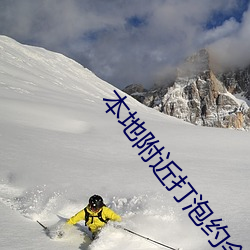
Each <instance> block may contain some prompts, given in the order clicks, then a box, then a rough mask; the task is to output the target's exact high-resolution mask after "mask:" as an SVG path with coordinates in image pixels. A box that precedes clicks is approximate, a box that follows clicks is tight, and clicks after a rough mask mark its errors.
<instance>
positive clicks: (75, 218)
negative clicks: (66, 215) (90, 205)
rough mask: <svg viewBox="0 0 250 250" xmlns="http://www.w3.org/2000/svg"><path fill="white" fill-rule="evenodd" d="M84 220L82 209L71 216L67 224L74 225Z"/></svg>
mask: <svg viewBox="0 0 250 250" xmlns="http://www.w3.org/2000/svg"><path fill="white" fill-rule="evenodd" d="M84 218H85V212H84V209H83V210H81V211H80V212H78V213H77V214H75V215H74V216H72V217H71V218H70V219H68V221H67V224H70V225H75V224H76V223H77V222H78V221H80V220H84Z"/></svg>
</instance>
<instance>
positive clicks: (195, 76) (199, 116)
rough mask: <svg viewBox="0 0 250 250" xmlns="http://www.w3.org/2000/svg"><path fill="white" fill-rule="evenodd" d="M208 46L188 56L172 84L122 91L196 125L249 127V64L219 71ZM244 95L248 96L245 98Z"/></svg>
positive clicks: (147, 104) (138, 86)
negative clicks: (215, 66)
mask: <svg viewBox="0 0 250 250" xmlns="http://www.w3.org/2000/svg"><path fill="white" fill-rule="evenodd" d="M211 61H212V60H211V56H210V53H209V51H208V50H207V49H202V50H200V51H198V52H197V53H195V54H194V55H192V56H190V57H188V58H187V59H186V60H185V61H184V62H183V63H182V64H181V65H180V66H179V67H178V68H177V70H176V78H175V80H174V81H173V83H172V84H170V85H169V84H166V85H164V84H163V85H161V86H154V87H153V88H151V89H150V90H145V89H143V91H142V86H140V85H138V84H137V85H130V86H127V87H126V88H125V89H124V90H123V91H124V92H126V93H128V94H130V95H131V96H133V97H134V98H135V99H137V100H138V101H140V102H141V103H143V104H145V105H146V106H148V107H152V108H155V109H157V110H158V111H160V112H162V113H165V114H167V115H170V116H174V117H177V118H180V119H182V120H184V121H187V122H190V123H192V124H195V125H201V126H209V127H221V128H234V129H244V130H248V129H249V127H250V109H249V106H248V104H247V103H248V102H250V101H248V100H249V99H247V98H249V97H250V66H249V67H246V68H245V69H234V70H230V71H223V72H221V71H219V70H218V71H216V68H214V67H213V66H214V65H213V64H212V62H211ZM242 99H245V100H242Z"/></svg>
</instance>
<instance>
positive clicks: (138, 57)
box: [0, 0, 250, 88]
mask: <svg viewBox="0 0 250 250" xmlns="http://www.w3.org/2000/svg"><path fill="white" fill-rule="evenodd" d="M249 1H250V0H219V1H218V0H199V1H197V0H178V1H176V0H154V1H152V0H115V1H114V0H105V1H104V0H71V1H68V0H60V1H59V0H44V1H33V0H22V1H19V0H13V1H8V0H1V1H0V34H2V35H7V36H9V37H12V38H14V39H16V40H17V41H19V42H22V43H26V44H30V45H36V46H41V47H44V48H46V49H49V50H52V51H56V52H60V53H63V54H65V55H66V56H69V57H71V58H73V59H75V60H77V61H78V62H80V63H81V64H83V65H84V66H85V67H87V68H89V69H90V70H91V71H93V72H94V73H95V74H96V75H98V76H99V77H101V78H102V79H104V80H106V81H108V82H110V83H111V84H114V85H115V86H117V87H119V88H124V87H125V86H126V85H128V84H131V83H142V84H144V85H145V86H147V87H148V86H150V85H152V84H153V83H155V82H164V81H166V79H167V78H168V77H169V74H170V72H172V69H173V68H175V67H176V65H178V64H179V63H180V62H181V61H182V60H183V59H184V58H186V57H187V56H189V55H191V54H193V53H194V52H196V51H197V50H199V49H201V48H210V50H211V52H212V54H213V55H215V56H216V60H217V61H220V62H221V63H223V64H225V65H226V64H229V65H230V64H237V65H238V64H247V63H250V58H249V57H250V56H249V55H248V54H249V51H250V45H249V44H250V42H249V40H250V28H249V27H250V10H249V8H248V6H249Z"/></svg>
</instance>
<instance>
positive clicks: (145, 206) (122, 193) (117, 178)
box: [0, 36, 250, 250]
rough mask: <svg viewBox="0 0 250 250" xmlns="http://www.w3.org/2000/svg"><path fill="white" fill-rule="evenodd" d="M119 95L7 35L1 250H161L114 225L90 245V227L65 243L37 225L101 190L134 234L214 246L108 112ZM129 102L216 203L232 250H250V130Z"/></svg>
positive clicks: (0, 119) (0, 121)
mask: <svg viewBox="0 0 250 250" xmlns="http://www.w3.org/2000/svg"><path fill="white" fill-rule="evenodd" d="M115 89H116V88H115V87H113V86H111V85H110V84H108V83H106V82H104V81H102V80H101V79H99V78H98V77H96V76H95V75H94V74H93V73H92V72H90V71H89V70H87V69H85V68H83V67H82V66H81V65H79V64H77V63H76V62H74V61H72V60H70V59H68V58H66V57H64V56H63V55H60V54H57V53H53V52H49V51H46V50H44V49H42V48H36V47H30V46H24V45H21V44H19V43H17V42H16V41H14V40H12V39H10V38H8V37H4V36H0V149H1V150H0V156H1V162H0V211H1V215H2V217H1V224H0V228H1V236H0V248H1V249H60V250H62V249H68V250H69V249H90V250H97V249H98V250H104V249H111V250H112V249H116V250H117V249H120V250H127V249H130V250H131V249H133V250H137V249H144V250H149V249H162V247H160V246H158V245H156V244H153V243H150V242H148V241H146V240H144V239H141V238H139V237H136V236H134V235H131V234H129V233H127V232H125V231H123V230H121V229H116V228H114V227H113V226H112V225H108V226H107V227H106V228H105V229H104V230H103V231H102V232H101V234H100V238H99V239H97V240H96V241H95V242H93V243H92V244H90V241H89V239H88V237H86V236H84V231H86V228H84V226H83V223H80V225H82V227H81V226H75V227H72V228H70V229H69V230H68V231H67V233H66V235H65V237H64V238H63V239H61V240H60V239H50V238H49V237H47V236H46V235H45V234H44V232H43V230H42V228H41V227H40V226H39V225H38V224H37V223H36V220H40V221H42V222H43V223H44V224H46V225H48V226H50V227H53V226H54V225H55V224H56V223H57V222H58V221H59V218H58V216H57V215H59V216H62V217H65V218H68V217H70V216H72V215H73V214H75V213H76V212H78V211H79V210H80V209H82V208H83V207H84V206H85V205H86V204H87V202H88V198H89V196H91V195H92V194H95V193H97V194H100V195H102V196H103V197H104V200H105V202H106V204H107V205H108V206H109V207H111V208H112V209H114V210H115V211H116V212H117V213H119V214H120V215H121V216H122V217H123V222H122V225H123V226H124V227H126V228H128V229H130V230H133V231H135V232H137V233H139V234H142V235H144V236H147V237H149V238H152V239H154V240H157V241H160V242H162V243H164V244H167V245H169V246H172V247H176V248H177V247H180V248H182V249H183V250H209V249H213V248H212V247H211V246H210V245H209V243H208V240H209V239H211V240H212V239H214V238H209V237H207V236H206V235H205V234H204V233H203V232H202V231H201V230H200V228H199V227H196V226H195V225H194V224H193V222H192V221H191V219H190V218H189V216H188V211H190V210H186V211H183V210H182V207H183V206H184V205H183V204H184V203H183V204H182V203H177V202H175V200H174V199H173V196H174V195H176V196H177V194H176V193H174V191H171V192H168V191H167V190H166V189H165V188H164V187H163V186H162V185H161V184H160V182H159V181H158V180H157V178H156V177H155V176H154V174H153V171H152V168H149V164H147V163H146V162H143V161H142V160H141V158H140V156H138V153H139V150H138V149H137V148H135V147H134V148H133V147H132V142H130V141H129V140H128V139H127V137H126V136H125V134H124V133H123V126H122V125H121V124H119V123H118V122H117V118H116V116H114V115H113V114H112V113H111V112H109V113H106V110H107V106H106V104H105V102H104V101H103V98H110V99H114V98H115V94H114V92H113V91H114V90H115ZM116 90H117V89H116ZM117 91H118V93H119V94H120V95H121V96H122V97H123V96H124V95H125V94H124V93H122V92H121V91H119V90H117ZM126 103H127V105H128V106H129V107H130V109H131V111H133V112H134V111H137V112H138V114H137V117H138V118H140V120H141V121H145V127H146V128H147V129H148V131H151V132H152V133H153V134H154V135H155V136H156V138H157V139H158V140H160V145H161V146H164V147H165V149H164V153H163V157H164V159H165V158H166V156H167V154H168V152H170V157H169V160H174V161H175V162H176V163H177V164H178V165H179V166H180V167H181V168H182V169H183V176H184V174H185V175H187V176H188V180H189V182H190V183H192V185H193V186H194V187H195V189H196V190H197V191H198V193H199V194H202V195H203V200H208V201H209V204H210V207H211V208H212V210H213V211H214V217H213V219H219V218H222V219H223V223H224V224H223V225H228V230H229V232H230V235H231V238H230V241H231V243H234V244H241V245H242V246H243V248H244V249H248V248H249V246H250V240H249V232H250V229H249V224H250V223H249V218H248V215H249V207H250V202H249V199H248V198H249V194H250V191H249V190H250V182H249V178H250V169H249V159H250V156H249V143H250V135H249V133H248V132H243V131H234V130H223V129H214V128H213V129H212V128H204V127H196V126H192V125H190V124H187V123H184V122H181V121H180V120H177V119H175V118H172V117H168V116H166V115H163V114H161V113H159V112H157V111H155V110H153V109H149V108H147V107H145V106H143V105H141V104H140V103H138V102H137V101H135V100H134V99H132V98H130V97H128V98H127V99H126ZM121 116H122V117H121V120H122V119H123V120H124V119H125V118H126V117H127V116H128V111H127V110H126V109H125V108H124V107H122V108H121ZM178 195H180V194H179V193H178ZM197 197H198V196H197ZM185 201H186V200H185ZM192 202H193V197H192V198H190V199H189V200H188V199H187V202H185V205H188V204H190V203H192ZM59 223H60V221H59ZM213 237H214V235H213ZM217 249H222V248H221V247H218V248H217ZM228 249H229V248H228ZM234 249H236V248H234ZM234 249H233V250H234Z"/></svg>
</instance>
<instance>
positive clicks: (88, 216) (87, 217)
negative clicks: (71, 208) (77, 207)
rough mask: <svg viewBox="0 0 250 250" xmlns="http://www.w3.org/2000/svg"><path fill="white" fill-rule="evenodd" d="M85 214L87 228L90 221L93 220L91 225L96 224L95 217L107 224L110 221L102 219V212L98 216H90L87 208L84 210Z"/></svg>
mask: <svg viewBox="0 0 250 250" xmlns="http://www.w3.org/2000/svg"><path fill="white" fill-rule="evenodd" d="M84 212H85V219H84V220H85V226H87V222H88V221H89V219H90V218H91V223H90V224H92V223H93V222H94V217H97V218H98V219H99V220H100V221H102V222H104V223H107V222H108V221H109V219H107V220H104V219H103V218H102V210H101V211H100V212H99V213H98V214H97V215H96V216H92V215H90V213H89V212H88V210H87V207H85V208H84Z"/></svg>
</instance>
